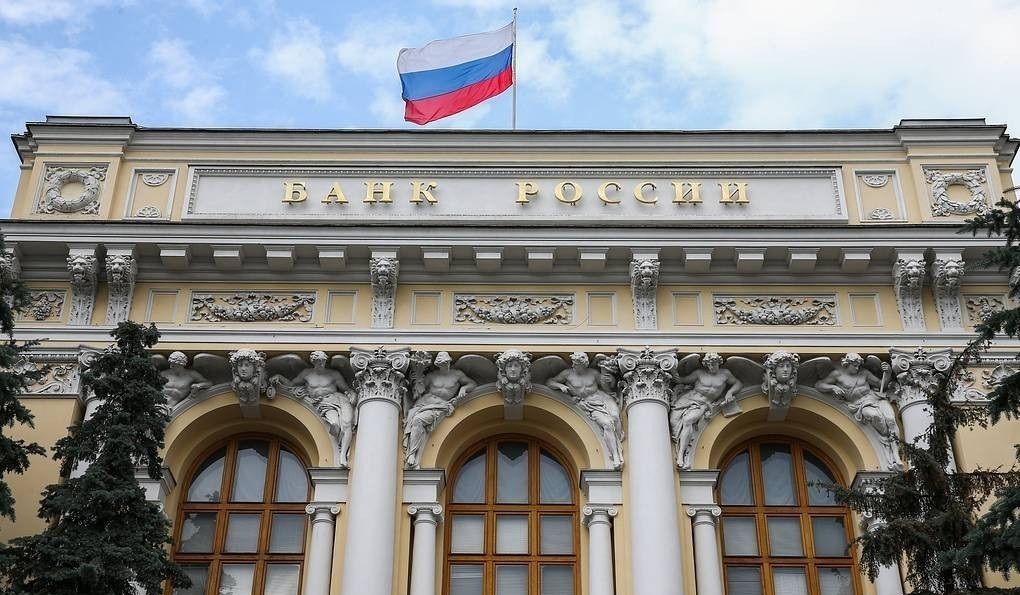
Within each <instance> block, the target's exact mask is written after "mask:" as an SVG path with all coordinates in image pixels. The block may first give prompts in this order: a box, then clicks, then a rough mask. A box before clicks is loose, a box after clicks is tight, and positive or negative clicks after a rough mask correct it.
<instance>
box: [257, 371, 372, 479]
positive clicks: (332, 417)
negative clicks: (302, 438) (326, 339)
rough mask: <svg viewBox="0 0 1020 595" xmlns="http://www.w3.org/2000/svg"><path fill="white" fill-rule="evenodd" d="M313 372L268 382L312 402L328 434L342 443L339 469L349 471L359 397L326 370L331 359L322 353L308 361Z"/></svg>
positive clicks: (333, 372)
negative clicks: (343, 468)
mask: <svg viewBox="0 0 1020 595" xmlns="http://www.w3.org/2000/svg"><path fill="white" fill-rule="evenodd" d="M308 359H309V360H310V361H311V362H312V367H311V368H305V369H304V370H302V371H301V372H300V373H299V374H298V375H297V376H295V377H294V380H287V379H286V378H284V377H283V376H281V375H280V374H276V375H274V376H273V377H272V378H271V379H270V380H269V382H270V383H271V384H282V385H283V386H292V387H295V389H296V390H295V391H294V393H295V396H298V397H301V398H306V399H309V400H310V401H311V402H312V404H314V405H315V407H316V408H317V409H318V410H319V414H320V415H322V417H323V418H324V419H325V420H326V424H327V425H328V426H329V432H330V434H332V435H333V436H334V437H336V438H337V440H338V441H339V442H340V465H339V466H340V467H347V464H348V463H347V455H348V452H349V451H350V449H351V440H352V439H353V438H354V402H355V401H356V400H357V395H355V394H354V392H353V391H352V390H351V387H350V386H349V385H348V384H347V380H345V379H344V376H343V374H341V373H340V371H339V370H334V369H333V368H327V367H326V362H327V361H328V359H329V358H328V357H327V356H326V353H325V352H323V351H313V352H312V354H311V356H309V358H308Z"/></svg>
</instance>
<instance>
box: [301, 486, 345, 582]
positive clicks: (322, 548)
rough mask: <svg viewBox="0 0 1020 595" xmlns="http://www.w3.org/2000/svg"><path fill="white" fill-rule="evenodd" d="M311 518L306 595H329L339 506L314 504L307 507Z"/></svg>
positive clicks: (321, 503)
mask: <svg viewBox="0 0 1020 595" xmlns="http://www.w3.org/2000/svg"><path fill="white" fill-rule="evenodd" d="M305 512H307V513H308V515H309V516H310V517H312V518H311V522H312V538H311V541H310V542H309V546H308V559H307V560H306V568H305V582H304V590H303V593H304V595H329V579H330V576H331V575H332V574H333V538H334V534H335V528H336V515H338V514H340V505H339V504H329V503H326V502H313V503H311V504H309V505H308V506H306V507H305Z"/></svg>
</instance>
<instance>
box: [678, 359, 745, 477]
mask: <svg viewBox="0 0 1020 595" xmlns="http://www.w3.org/2000/svg"><path fill="white" fill-rule="evenodd" d="M722 363H723V358H722V356H720V355H719V354H718V353H706V354H705V357H704V358H702V360H701V365H702V366H704V367H703V368H699V369H697V370H694V371H693V372H691V373H690V374H688V375H687V376H684V377H677V378H675V380H676V382H677V383H678V384H679V385H681V386H683V385H691V384H693V385H694V386H693V387H692V388H691V389H690V390H688V391H687V392H685V393H683V394H681V395H679V396H677V397H676V398H674V399H673V402H672V403H671V404H670V408H669V427H670V430H671V431H672V434H673V440H675V441H676V464H677V465H678V466H679V467H680V468H681V469H688V468H690V464H691V446H692V444H691V443H692V441H693V439H694V431H695V430H696V429H697V428H698V425H699V424H700V423H701V422H702V421H706V420H708V419H711V417H712V415H714V413H715V411H717V410H718V409H719V408H721V407H725V406H726V405H728V404H730V403H732V402H733V401H734V400H735V399H736V395H737V392H738V391H739V390H740V389H742V388H744V384H743V383H742V382H740V380H737V377H736V376H734V375H733V373H732V372H730V371H729V370H726V369H723V368H722V367H721V366H722Z"/></svg>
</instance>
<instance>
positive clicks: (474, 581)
mask: <svg viewBox="0 0 1020 595" xmlns="http://www.w3.org/2000/svg"><path fill="white" fill-rule="evenodd" d="M450 595H482V567H481V566H468V565H466V564H454V565H452V566H450Z"/></svg>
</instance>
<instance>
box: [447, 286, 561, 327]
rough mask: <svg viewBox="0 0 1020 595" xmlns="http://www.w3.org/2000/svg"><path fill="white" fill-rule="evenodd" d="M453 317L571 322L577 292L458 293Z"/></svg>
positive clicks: (487, 321) (498, 321)
mask: <svg viewBox="0 0 1020 595" xmlns="http://www.w3.org/2000/svg"><path fill="white" fill-rule="evenodd" d="M453 308H454V313H453V321H454V322H462V323H474V324H571V323H572V322H573V321H574V296H573V295H571V294H558V293H557V294H553V293H548V294H547V293H527V294H524V293H521V294H513V293H472V294H466V293H458V294H455V295H454V296H453Z"/></svg>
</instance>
